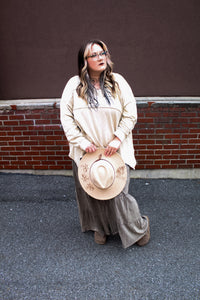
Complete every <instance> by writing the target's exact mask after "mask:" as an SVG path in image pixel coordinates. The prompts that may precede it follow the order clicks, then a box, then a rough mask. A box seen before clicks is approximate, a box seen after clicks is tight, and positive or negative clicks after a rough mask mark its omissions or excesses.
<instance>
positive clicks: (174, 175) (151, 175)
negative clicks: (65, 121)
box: [0, 168, 200, 179]
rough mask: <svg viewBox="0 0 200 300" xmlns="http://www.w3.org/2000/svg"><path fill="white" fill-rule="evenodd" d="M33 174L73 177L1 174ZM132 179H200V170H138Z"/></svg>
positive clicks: (68, 173) (50, 172)
mask: <svg viewBox="0 0 200 300" xmlns="http://www.w3.org/2000/svg"><path fill="white" fill-rule="evenodd" d="M3 173H6V174H9V173H11V174H31V175H48V176H51V175H60V176H73V174H72V170H1V171H0V174H3ZM130 176H131V178H137V179H160V178H165V179H200V168H199V169H178V170H177V169H165V170H136V171H133V170H132V171H131V173H130Z"/></svg>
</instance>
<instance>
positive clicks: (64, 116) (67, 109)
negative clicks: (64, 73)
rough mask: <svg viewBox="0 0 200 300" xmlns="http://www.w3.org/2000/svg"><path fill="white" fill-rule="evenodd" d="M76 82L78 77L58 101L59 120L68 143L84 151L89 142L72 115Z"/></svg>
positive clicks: (68, 85)
mask: <svg viewBox="0 0 200 300" xmlns="http://www.w3.org/2000/svg"><path fill="white" fill-rule="evenodd" d="M78 80H79V79H78V76H74V77H72V78H71V79H70V80H69V81H68V83H67V85H66V86H65V89H64V91H63V94H62V97H61V101H60V119H61V124H62V126H63V130H64V132H65V135H66V138H67V140H68V142H69V143H71V144H74V145H75V146H76V147H80V148H81V149H82V150H84V151H85V150H86V149H87V148H88V147H89V146H90V145H91V142H90V141H89V140H88V139H86V138H85V136H84V134H83V133H82V132H81V130H80V128H79V127H78V125H77V123H76V121H75V119H74V115H73V93H75V92H76V87H77V85H78Z"/></svg>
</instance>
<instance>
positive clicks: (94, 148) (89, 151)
mask: <svg viewBox="0 0 200 300" xmlns="http://www.w3.org/2000/svg"><path fill="white" fill-rule="evenodd" d="M96 150H97V147H96V146H95V145H94V144H90V145H89V146H88V147H87V148H86V149H85V152H87V153H92V152H95V151H96Z"/></svg>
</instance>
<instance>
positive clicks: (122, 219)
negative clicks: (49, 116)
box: [60, 40, 150, 248]
mask: <svg viewBox="0 0 200 300" xmlns="http://www.w3.org/2000/svg"><path fill="white" fill-rule="evenodd" d="M112 66H113V64H112V62H111V58H110V54H109V52H108V49H107V47H106V45H105V43H103V42H102V41H99V40H94V41H90V42H88V43H87V44H86V45H85V46H83V47H81V49H80V50H79V53H78V68H79V76H74V77H72V78H71V79H70V80H69V81H68V83H67V85H66V87H65V89H64V91H63V94H62V99H61V105H60V108H61V123H62V126H63V129H64V132H65V135H66V137H67V139H68V142H69V147H70V153H69V156H70V157H71V158H72V160H73V174H74V178H75V186H76V198H77V202H78V207H79V217H80V223H81V229H82V231H83V232H85V231H88V230H92V231H94V239H95V242H96V243H98V244H105V242H106V237H107V236H108V235H111V234H116V233H119V235H120V238H121V241H122V245H123V247H124V248H127V247H129V246H131V245H133V244H135V243H137V244H138V245H140V246H143V245H145V244H147V243H148V241H149V238H150V229H149V219H148V217H145V216H143V217H142V216H141V215H140V211H139V208H138V204H137V202H136V200H135V198H134V197H132V196H131V195H130V194H128V186H129V181H130V180H129V179H128V180H127V183H126V186H125V188H124V189H123V191H122V192H121V193H120V195H118V196H117V197H115V198H113V199H111V200H106V201H102V200H97V199H94V198H92V197H90V196H89V195H88V194H87V193H86V192H85V191H84V190H83V189H82V187H81V185H80V182H79V179H78V175H77V173H78V172H77V169H78V165H79V162H80V159H81V158H82V156H83V155H84V153H92V152H95V151H96V150H97V149H98V148H105V152H104V154H105V155H106V156H111V155H113V154H114V153H116V152H118V153H119V154H120V155H121V157H122V159H123V160H124V162H125V164H126V165H127V169H128V172H129V169H130V168H133V169H134V168H135V165H136V161H135V156H134V149H133V141H132V130H133V128H134V126H135V124H136V121H137V109H136V102H135V98H134V96H133V93H132V90H131V88H130V86H129V85H128V83H127V82H126V80H125V79H124V78H123V77H122V76H121V75H119V74H116V73H113V72H112ZM128 178H129V176H128Z"/></svg>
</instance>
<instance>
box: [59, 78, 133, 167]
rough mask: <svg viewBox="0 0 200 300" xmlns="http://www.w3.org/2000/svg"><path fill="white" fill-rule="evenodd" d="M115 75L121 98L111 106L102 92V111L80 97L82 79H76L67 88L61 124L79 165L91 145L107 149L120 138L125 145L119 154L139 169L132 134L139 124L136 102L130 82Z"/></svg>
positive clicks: (62, 101)
mask: <svg viewBox="0 0 200 300" xmlns="http://www.w3.org/2000/svg"><path fill="white" fill-rule="evenodd" d="M113 75H114V78H115V80H116V81H117V82H118V84H119V87H120V90H121V97H120V99H119V97H117V98H115V99H112V101H111V104H108V103H107V101H106V99H105V98H104V96H103V94H102V92H101V90H98V91H97V99H98V102H99V107H98V109H91V108H89V107H88V105H87V103H86V101H85V100H83V99H82V98H80V97H78V95H77V92H76V88H77V86H78V84H79V82H80V80H79V77H78V76H74V77H72V78H71V79H70V80H69V81H68V83H67V84H66V86H65V89H64V91H63V94H62V98H61V103H60V116H61V123H62V126H63V129H64V132H65V135H66V137H67V140H68V142H69V147H70V152H69V156H70V157H71V158H72V159H73V160H74V161H75V162H76V164H77V165H78V164H79V161H80V159H81V157H82V156H83V154H84V153H85V149H86V148H87V146H89V145H90V143H93V144H95V145H96V146H97V147H98V148H102V147H103V148H105V147H107V145H108V144H109V142H111V141H112V140H113V138H114V137H115V136H117V137H118V138H119V139H120V140H121V142H122V143H121V146H120V149H119V150H118V152H119V153H120V155H121V156H122V158H123V160H124V162H125V163H126V164H128V165H129V166H130V167H132V168H135V165H136V161H135V155H134V148H133V141H132V130H133V128H134V126H135V124H136V122H137V108H136V101H135V98H134V95H133V93H132V90H131V88H130V86H129V85H128V83H127V81H126V80H125V79H124V78H123V77H122V76H121V75H119V74H117V73H114V74H113Z"/></svg>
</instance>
